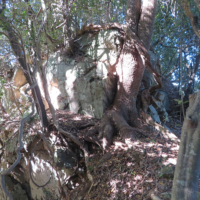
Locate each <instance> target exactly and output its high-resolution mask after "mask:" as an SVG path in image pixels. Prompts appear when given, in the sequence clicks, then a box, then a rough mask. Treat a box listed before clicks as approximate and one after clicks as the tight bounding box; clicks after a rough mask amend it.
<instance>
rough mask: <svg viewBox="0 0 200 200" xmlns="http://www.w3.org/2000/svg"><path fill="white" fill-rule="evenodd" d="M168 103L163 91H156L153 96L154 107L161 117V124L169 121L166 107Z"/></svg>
mask: <svg viewBox="0 0 200 200" xmlns="http://www.w3.org/2000/svg"><path fill="white" fill-rule="evenodd" d="M167 102H168V98H167V94H166V93H165V92H163V91H161V90H157V91H155V93H154V95H153V106H154V108H155V109H156V111H157V113H158V115H159V116H160V119H161V122H164V121H169V119H168V113H167V110H166V107H165V106H166V105H167Z"/></svg>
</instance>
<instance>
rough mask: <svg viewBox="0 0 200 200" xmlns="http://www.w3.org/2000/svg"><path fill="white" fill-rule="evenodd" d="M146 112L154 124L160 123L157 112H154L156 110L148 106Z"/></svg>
mask: <svg viewBox="0 0 200 200" xmlns="http://www.w3.org/2000/svg"><path fill="white" fill-rule="evenodd" d="M148 112H149V114H150V115H151V117H152V119H153V120H154V121H155V122H157V123H159V124H160V123H161V121H160V117H159V115H158V112H157V111H156V109H155V108H154V107H153V106H152V105H150V106H149V110H148Z"/></svg>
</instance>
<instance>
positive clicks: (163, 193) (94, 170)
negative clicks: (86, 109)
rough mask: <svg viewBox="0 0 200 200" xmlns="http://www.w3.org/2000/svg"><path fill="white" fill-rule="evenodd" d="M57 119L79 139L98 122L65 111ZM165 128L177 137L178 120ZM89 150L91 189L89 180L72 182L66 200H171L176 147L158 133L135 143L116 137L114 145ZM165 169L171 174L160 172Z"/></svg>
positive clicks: (95, 146)
mask: <svg viewBox="0 0 200 200" xmlns="http://www.w3.org/2000/svg"><path fill="white" fill-rule="evenodd" d="M56 116H57V119H58V121H59V124H60V125H61V126H62V128H63V129H65V130H66V131H69V132H70V133H72V134H73V135H75V136H77V137H78V138H79V139H80V140H81V138H82V137H83V135H84V134H85V133H86V132H87V131H89V130H90V129H91V127H92V125H94V124H95V123H98V120H97V119H94V118H90V117H86V116H82V115H78V114H73V113H71V112H67V111H57V112H56ZM167 125H168V127H169V129H170V130H172V131H173V133H174V134H175V135H176V136H178V137H179V138H180V133H181V123H180V121H179V119H177V117H176V118H171V119H170V122H169V123H168V124H167ZM89 147H90V148H89V152H90V153H91V154H90V162H89V167H88V170H89V171H90V173H91V175H92V176H93V187H92V188H91V190H90V185H91V183H90V182H89V180H87V178H81V177H78V178H77V179H74V186H73V187H71V188H70V187H69V188H70V189H69V193H70V195H69V196H68V197H67V198H68V199H70V200H73V199H74V200H75V199H82V198H83V197H84V198H85V199H91V200H101V199H113V200H114V199H115V200H117V199H119V200H120V199H124V200H125V199H134V200H140V199H141V200H142V199H144V200H148V199H152V195H157V196H159V197H160V198H161V199H165V200H168V199H170V192H171V189H172V181H173V170H174V168H175V164H176V159H177V154H178V149H179V146H178V144H177V143H174V142H172V141H171V140H167V139H166V138H164V137H163V135H162V133H161V132H159V131H157V130H153V131H150V132H149V133H148V137H146V138H138V139H136V140H135V141H129V140H126V141H123V140H122V139H121V138H120V137H115V140H114V143H113V145H112V146H110V147H109V148H108V149H106V150H104V151H103V150H102V149H101V148H100V147H99V146H98V145H96V144H92V143H90V145H89ZM166 166H167V167H169V169H170V170H172V172H170V173H172V174H170V173H169V174H168V172H167V173H166V174H163V173H162V169H163V168H165V167H166ZM78 179H79V181H78ZM88 191H89V194H88Z"/></svg>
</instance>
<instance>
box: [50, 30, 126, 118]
mask: <svg viewBox="0 0 200 200" xmlns="http://www.w3.org/2000/svg"><path fill="white" fill-rule="evenodd" d="M75 45H76V46H77V47H78V48H79V50H78V52H77V55H76V56H75V57H73V58H72V57H69V56H67V55H65V54H64V53H62V52H61V51H58V52H56V53H54V55H51V57H50V59H49V61H48V65H47V66H48V68H47V79H48V83H49V90H50V91H53V90H54V91H55V93H56V94H57V96H58V95H59V103H58V105H55V106H57V108H68V109H70V110H71V111H74V112H77V113H83V114H86V115H91V116H93V117H97V118H101V117H102V115H103V112H104V110H105V108H106V107H108V106H109V105H111V103H112V101H113V97H114V94H113V93H114V92H115V88H116V83H117V77H116V76H115V64H116V63H117V61H118V55H119V54H120V50H121V45H122V41H121V39H120V33H119V31H118V30H102V31H100V32H99V33H98V34H97V33H85V34H84V35H82V36H80V37H79V38H77V40H75ZM58 90H59V92H60V94H59V92H58ZM50 93H51V92H50ZM51 96H52V100H53V98H55V96H54V94H53V95H51Z"/></svg>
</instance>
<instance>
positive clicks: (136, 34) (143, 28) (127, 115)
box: [100, 0, 160, 148]
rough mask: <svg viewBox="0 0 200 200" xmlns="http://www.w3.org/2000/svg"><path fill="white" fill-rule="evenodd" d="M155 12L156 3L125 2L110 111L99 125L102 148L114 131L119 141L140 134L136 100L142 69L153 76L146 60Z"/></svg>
mask: <svg viewBox="0 0 200 200" xmlns="http://www.w3.org/2000/svg"><path fill="white" fill-rule="evenodd" d="M156 8H157V0H144V1H143V5H142V7H141V1H140V0H128V5H127V18H126V20H127V31H126V36H125V39H124V45H123V47H122V51H121V54H120V57H119V58H118V62H117V65H116V72H117V76H118V84H117V92H116V96H115V100H114V103H113V105H112V108H111V109H109V110H107V111H106V112H105V114H104V116H103V118H102V120H101V124H100V133H101V134H100V135H102V136H103V146H104V148H105V147H106V146H107V145H110V144H111V143H112V138H113V134H114V132H115V130H116V129H117V131H118V132H119V134H120V136H122V137H123V138H130V139H134V138H135V136H136V133H142V131H140V130H139V129H138V128H140V122H139V114H138V111H137V108H136V99H137V95H138V91H139V88H140V84H141V81H142V77H143V73H144V69H145V67H144V65H145V66H146V67H147V69H149V70H150V71H151V72H153V73H154V75H155V76H157V73H156V72H155V71H153V69H152V68H151V67H152V66H151V64H150V60H149V56H148V50H149V47H150V41H151V37H152V33H153V26H154V20H155V14H156ZM140 16H141V17H140ZM159 87H160V84H159Z"/></svg>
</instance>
